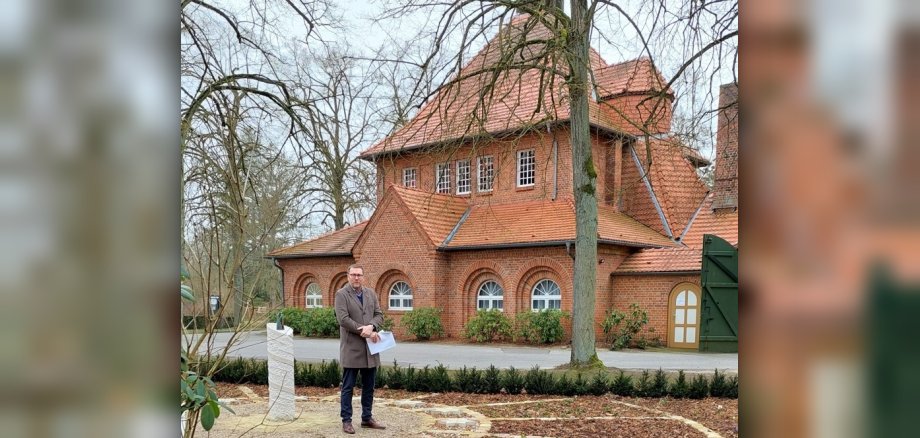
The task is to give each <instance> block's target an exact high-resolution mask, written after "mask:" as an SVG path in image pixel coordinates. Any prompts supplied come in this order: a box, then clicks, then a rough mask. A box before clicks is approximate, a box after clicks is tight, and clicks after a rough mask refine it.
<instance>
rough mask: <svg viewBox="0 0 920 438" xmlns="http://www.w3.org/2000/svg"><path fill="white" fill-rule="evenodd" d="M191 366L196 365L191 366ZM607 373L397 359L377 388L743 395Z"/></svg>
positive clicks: (264, 365) (251, 371)
mask: <svg viewBox="0 0 920 438" xmlns="http://www.w3.org/2000/svg"><path fill="white" fill-rule="evenodd" d="M190 368H191V366H190ZM195 368H196V369H201V370H205V369H208V363H206V362H199V363H197V364H195ZM341 371H342V370H341V367H340V366H339V364H338V362H337V361H335V360H332V361H329V362H326V361H323V362H322V363H321V364H302V363H295V364H294V384H295V385H296V386H318V387H325V388H336V387H338V386H339V384H340V383H341V378H342V376H341ZM611 377H612V376H611V375H609V374H608V373H606V372H599V373H597V374H595V375H594V376H593V377H591V378H585V376H584V375H582V374H581V373H578V374H576V375H575V378H574V379H573V378H571V377H569V375H568V374H562V375H561V376H560V377H558V378H556V377H554V376H553V374H552V373H550V372H549V371H546V370H541V369H539V368H538V367H534V368H531V369H530V370H529V371H527V372H521V371H520V370H517V369H515V368H514V367H511V368H509V369H507V370H504V371H502V370H500V369H498V368H496V367H495V366H494V365H492V366H489V368H487V369H485V370H481V371H480V370H477V369H476V368H466V367H464V368H463V369H461V370H458V371H457V372H456V373H454V375H453V376H452V375H451V372H450V371H449V370H448V369H447V368H446V367H445V366H444V365H438V366H436V367H430V366H425V367H424V368H422V369H416V368H413V367H412V366H411V365H410V366H409V367H408V368H402V367H400V366H399V364H397V363H396V362H395V361H394V362H393V366H392V367H390V368H387V369H383V368H381V369H379V370H378V371H377V382H376V383H377V387H378V388H382V387H388V388H390V389H405V390H408V391H416V392H448V391H460V392H465V393H489V394H494V393H499V392H504V393H508V394H520V393H522V392H524V391H526V392H527V393H528V394H554V395H565V396H578V395H586V394H592V395H598V396H599V395H603V394H606V393H607V392H611V393H613V394H616V395H619V396H623V397H631V396H639V397H653V398H658V397H664V396H668V395H670V396H671V397H674V398H685V397H686V398H692V399H699V398H704V397H706V396H708V395H710V394H712V395H713V396H715V397H732V398H737V397H738V377H737V376H731V378H726V375H725V374H723V373H720V372H718V371H717V372H715V373H713V376H712V379H711V380H712V383H710V380H709V379H707V376H706V375H702V374H700V375H696V376H694V377H693V378H692V379H688V378H687V376H686V374H685V373H684V372H683V370H681V371H679V372H678V374H677V377H676V378H675V379H674V381H673V382H671V383H670V384H669V382H668V379H667V376H666V375H665V373H664V371H662V370H661V369H659V370H658V371H656V372H655V373H654V375H653V374H650V373H649V372H648V371H643V372H642V374H641V375H639V377H638V379H633V378H632V377H631V376H629V375H627V374H625V373H624V372H623V371H620V372H619V373H618V374H617V375H616V376H615V377H613V378H612V379H611ZM212 380H213V381H214V382H228V383H235V384H240V383H252V384H257V385H267V384H268V362H267V361H266V360H262V359H233V360H228V361H226V363H225V364H224V365H223V366H222V367H220V369H219V371H218V372H217V373H215V374H214V376H212Z"/></svg>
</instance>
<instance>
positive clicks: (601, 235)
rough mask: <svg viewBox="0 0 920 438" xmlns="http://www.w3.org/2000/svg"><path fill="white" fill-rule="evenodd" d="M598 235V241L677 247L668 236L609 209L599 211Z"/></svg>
mask: <svg viewBox="0 0 920 438" xmlns="http://www.w3.org/2000/svg"><path fill="white" fill-rule="evenodd" d="M597 235H598V239H601V240H607V241H612V242H623V243H633V244H635V243H639V244H645V245H649V246H674V245H675V243H674V242H672V241H671V239H669V238H668V237H667V236H664V235H662V234H661V233H659V232H657V231H655V230H653V229H651V228H649V227H647V226H645V225H643V224H642V223H640V222H639V221H637V220H635V219H633V218H631V217H629V216H627V215H625V214H623V213H617V212H615V211H613V210H611V209H609V208H600V209H598V212H597ZM573 237H574V235H573Z"/></svg>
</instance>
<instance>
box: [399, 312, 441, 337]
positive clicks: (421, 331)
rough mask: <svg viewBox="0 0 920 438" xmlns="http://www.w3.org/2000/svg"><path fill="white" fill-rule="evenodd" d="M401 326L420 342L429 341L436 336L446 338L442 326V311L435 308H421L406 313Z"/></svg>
mask: <svg viewBox="0 0 920 438" xmlns="http://www.w3.org/2000/svg"><path fill="white" fill-rule="evenodd" d="M401 324H402V326H403V327H405V328H406V332H407V333H409V334H410V335H413V336H415V337H416V339H418V340H420V341H427V340H429V339H431V338H432V337H434V336H444V326H443V325H442V324H441V309H438V308H435V307H420V308H418V309H415V310H410V311H408V312H406V314H405V315H403V317H402V321H401Z"/></svg>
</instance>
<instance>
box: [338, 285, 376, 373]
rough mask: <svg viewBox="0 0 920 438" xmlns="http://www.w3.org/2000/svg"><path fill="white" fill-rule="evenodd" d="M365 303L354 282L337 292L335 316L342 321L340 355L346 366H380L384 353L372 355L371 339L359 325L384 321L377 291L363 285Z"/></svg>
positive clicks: (340, 325) (340, 322) (344, 366)
mask: <svg viewBox="0 0 920 438" xmlns="http://www.w3.org/2000/svg"><path fill="white" fill-rule="evenodd" d="M362 289H363V292H362V294H363V295H364V304H361V301H358V297H357V293H356V289H354V288H353V287H351V285H348V284H347V285H345V287H343V288H341V289H339V290H338V292H336V293H335V318H336V319H337V320H338V321H339V357H340V362H341V366H342V367H343V368H374V367H379V366H380V354H371V352H370V350H368V348H367V341H366V340H365V339H364V338H362V337H361V330H358V327H360V326H363V325H368V324H373V325H374V327H380V325H381V324H383V311H382V310H380V303H378V302H377V294H376V293H375V292H374V291H373V290H372V289H369V288H366V287H362Z"/></svg>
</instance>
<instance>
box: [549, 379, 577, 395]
mask: <svg viewBox="0 0 920 438" xmlns="http://www.w3.org/2000/svg"><path fill="white" fill-rule="evenodd" d="M553 394H557V395H575V385H573V384H572V379H569V376H568V374H563V375H562V377H560V378H559V380H557V381H556V387H555V388H553Z"/></svg>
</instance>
